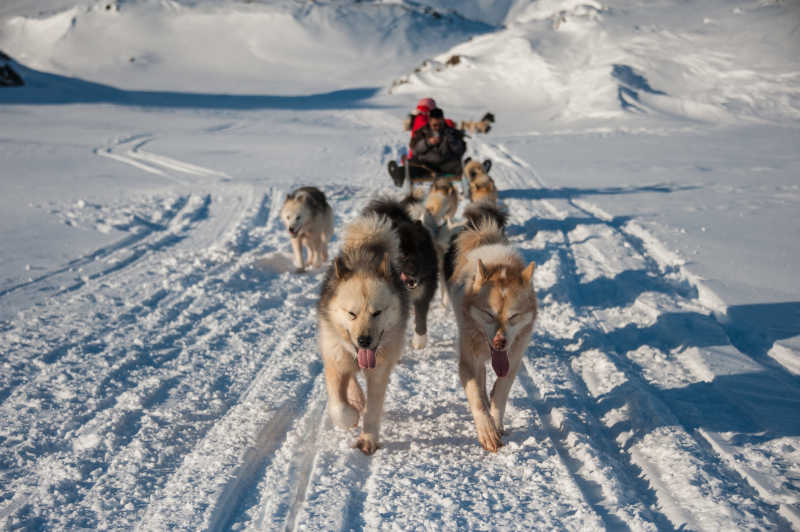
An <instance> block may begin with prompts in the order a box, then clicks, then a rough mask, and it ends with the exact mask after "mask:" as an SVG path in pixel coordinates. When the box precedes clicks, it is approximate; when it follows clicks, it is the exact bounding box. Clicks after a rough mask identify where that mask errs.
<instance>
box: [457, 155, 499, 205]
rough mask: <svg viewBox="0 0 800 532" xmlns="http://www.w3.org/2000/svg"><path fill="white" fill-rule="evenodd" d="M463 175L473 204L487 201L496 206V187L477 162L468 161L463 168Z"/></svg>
mask: <svg viewBox="0 0 800 532" xmlns="http://www.w3.org/2000/svg"><path fill="white" fill-rule="evenodd" d="M464 175H466V176H467V179H468V180H469V197H470V199H471V200H472V201H473V202H477V201H488V202H489V203H493V204H497V187H496V186H495V184H494V179H492V178H491V177H490V176H489V174H487V173H486V170H484V167H483V165H482V164H481V163H479V162H478V161H469V162H468V163H467V165H466V166H465V167H464Z"/></svg>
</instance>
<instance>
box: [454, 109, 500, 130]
mask: <svg viewBox="0 0 800 532" xmlns="http://www.w3.org/2000/svg"><path fill="white" fill-rule="evenodd" d="M493 123H494V115H493V114H492V113H486V114H485V115H483V118H481V119H480V120H479V121H477V122H476V121H472V120H462V121H461V124H459V126H458V129H461V130H463V131H464V132H466V133H470V134H473V135H474V134H475V133H488V132H489V131H491V130H492V124H493Z"/></svg>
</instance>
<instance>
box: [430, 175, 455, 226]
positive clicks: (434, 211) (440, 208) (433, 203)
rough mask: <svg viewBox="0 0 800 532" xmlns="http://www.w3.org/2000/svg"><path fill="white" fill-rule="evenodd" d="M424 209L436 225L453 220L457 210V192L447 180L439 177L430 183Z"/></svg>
mask: <svg viewBox="0 0 800 532" xmlns="http://www.w3.org/2000/svg"><path fill="white" fill-rule="evenodd" d="M425 208H426V209H428V212H430V213H431V216H433V218H434V219H435V220H436V222H437V223H441V222H442V221H443V220H452V219H453V216H455V214H456V210H457V209H458V192H457V191H456V187H454V186H453V183H451V182H450V180H449V179H448V178H446V177H440V178H438V179H436V180H434V181H433V183H431V188H430V190H429V191H428V196H427V197H426V198H425Z"/></svg>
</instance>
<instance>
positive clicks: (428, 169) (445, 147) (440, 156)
mask: <svg viewBox="0 0 800 532" xmlns="http://www.w3.org/2000/svg"><path fill="white" fill-rule="evenodd" d="M409 148H410V149H412V150H414V152H415V155H414V157H413V158H410V159H408V160H407V161H406V164H407V165H408V170H409V176H410V177H412V178H415V177H423V176H429V177H432V176H433V175H434V174H440V175H443V174H451V175H460V174H461V171H462V167H461V157H462V156H463V155H464V152H465V151H466V148H467V146H466V144H465V143H464V135H463V134H462V133H461V131H459V130H457V129H455V128H453V127H451V126H449V125H447V123H446V121H445V118H444V113H443V112H442V110H441V109H433V110H432V111H430V112H429V116H428V121H427V123H426V124H425V125H424V126H422V127H420V128H418V129H417V130H416V131H415V132H414V133H413V134H412V135H411V143H410V146H409ZM389 175H390V176H391V178H392V181H394V184H395V185H397V186H398V187H399V186H402V185H403V181H404V180H405V168H404V167H403V166H400V165H398V164H397V163H396V162H394V161H389Z"/></svg>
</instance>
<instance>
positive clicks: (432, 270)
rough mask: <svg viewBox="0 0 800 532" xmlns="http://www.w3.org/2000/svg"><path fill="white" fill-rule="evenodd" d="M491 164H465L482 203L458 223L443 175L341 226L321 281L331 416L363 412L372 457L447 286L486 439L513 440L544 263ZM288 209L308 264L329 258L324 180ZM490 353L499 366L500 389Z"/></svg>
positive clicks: (341, 422)
mask: <svg viewBox="0 0 800 532" xmlns="http://www.w3.org/2000/svg"><path fill="white" fill-rule="evenodd" d="M486 168H487V167H486V166H484V165H482V164H480V163H478V162H477V161H468V162H467V164H466V165H465V167H464V175H465V176H466V177H467V179H468V180H469V184H470V187H469V197H470V199H471V202H470V204H469V205H468V206H467V207H466V208H465V209H464V211H463V216H464V220H463V221H461V222H456V221H455V213H456V211H457V208H458V201H459V200H458V194H457V192H456V190H455V187H454V186H453V184H452V183H451V182H450V181H449V180H447V179H440V180H435V181H434V182H433V183H431V186H430V189H429V192H428V194H427V195H426V196H425V197H422V196H421V195H420V194H413V195H409V196H407V197H406V198H404V199H403V200H400V201H398V200H395V199H391V198H387V197H382V198H377V199H373V200H372V201H370V202H369V203H368V204H367V205H366V206H365V207H364V209H363V210H362V212H361V213H360V216H359V217H358V218H356V219H355V220H354V221H352V222H351V223H349V224H348V225H347V226H345V227H344V229H343V231H342V234H341V242H342V243H341V249H340V251H339V254H338V255H337V256H336V257H335V258H334V259H333V261H332V263H331V264H330V266H329V267H328V269H327V271H326V273H325V276H324V279H323V282H322V287H321V291H320V298H319V302H318V308H317V319H318V339H319V349H320V353H321V356H322V360H323V363H324V372H325V383H326V388H327V394H328V413H329V416H330V418H331V420H332V421H333V423H334V424H335V425H336V426H338V427H343V428H347V427H355V426H357V425H358V422H359V419H362V420H363V423H362V430H361V433H360V435H359V437H358V440H357V442H356V447H357V448H358V449H360V450H361V451H362V452H364V453H365V454H367V455H370V454H372V453H374V452H375V451H376V450H377V449H378V447H379V432H380V420H381V414H382V411H383V403H384V399H385V395H386V389H387V387H388V384H389V376H390V373H391V371H392V369H393V368H394V366H395V364H397V362H398V361H399V360H400V358H401V355H402V354H403V351H404V346H405V340H406V328H407V323H408V321H409V318H410V316H411V314H412V309H413V316H414V331H413V339H412V346H413V347H414V348H415V349H422V348H424V347H425V345H426V343H427V316H428V310H429V308H430V305H431V301H432V300H433V297H434V294H435V292H436V290H437V287H439V288H440V290H441V291H442V294H443V301H445V302H446V301H448V300H449V302H450V304H451V306H452V308H453V311H454V314H455V321H456V324H457V335H456V338H455V345H456V348H457V351H458V359H459V361H458V372H459V377H460V379H461V384H462V386H463V389H464V392H465V394H466V396H467V402H468V404H469V409H470V411H471V413H472V416H473V420H474V423H475V429H476V431H477V435H478V441H479V442H480V444H481V445H482V446H483V447H484V449H486V450H487V451H491V452H496V451H497V450H498V448H500V447H501V446H502V445H503V444H502V441H501V435H502V434H503V414H504V411H505V406H506V401H507V399H508V394H509V391H510V389H511V385H512V384H513V381H514V379H515V377H516V374H517V371H518V369H519V367H520V364H521V361H522V357H523V354H524V352H525V349H526V346H527V345H528V342H529V341H530V338H531V334H532V330H533V324H534V321H535V319H536V313H537V301H536V293H535V290H534V287H533V270H534V263H533V262H531V263H529V264H525V262H524V261H523V259H522V257H521V255H520V254H519V253H518V252H517V251H516V250H515V249H513V247H512V246H511V245H510V244H509V242H508V239H507V238H506V235H505V226H506V221H507V220H506V218H507V217H506V214H505V211H504V210H503V209H501V208H500V207H498V205H497V189H496V187H495V186H494V181H493V180H492V178H491V177H489V175H488V172H487V169H486ZM280 218H281V220H282V222H283V223H284V225H285V226H286V229H287V230H288V232H289V236H290V240H291V245H292V250H293V254H294V263H295V266H296V268H297V270H298V271H302V270H303V269H305V268H306V266H307V265H308V266H311V267H313V268H319V267H321V266H322V265H323V264H324V263H325V262H327V258H328V252H327V247H328V242H329V241H330V239H331V237H332V235H333V213H332V209H331V207H330V205H329V204H328V202H327V200H326V198H325V195H324V193H323V192H322V191H321V190H319V189H317V188H315V187H302V188H299V189H297V190H295V191H293V192H291V193H290V194H289V195H288V196H287V198H286V200H285V202H284V204H283V206H282V208H281V211H280ZM303 248H305V251H306V255H307V256H308V258H307V260H306V259H305V258H304V253H303ZM487 362H490V363H491V367H492V369H493V370H494V372H495V374H496V375H497V379H496V381H495V384H494V387H493V388H492V390H491V392H490V393H488V392H487V379H486V365H487ZM359 372H361V373H362V375H363V377H364V380H365V382H366V393H365V391H364V390H363V389H362V387H361V385H360V384H359V382H358V380H357V378H356V377H357V374H358V373H359Z"/></svg>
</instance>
